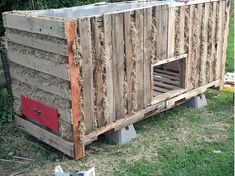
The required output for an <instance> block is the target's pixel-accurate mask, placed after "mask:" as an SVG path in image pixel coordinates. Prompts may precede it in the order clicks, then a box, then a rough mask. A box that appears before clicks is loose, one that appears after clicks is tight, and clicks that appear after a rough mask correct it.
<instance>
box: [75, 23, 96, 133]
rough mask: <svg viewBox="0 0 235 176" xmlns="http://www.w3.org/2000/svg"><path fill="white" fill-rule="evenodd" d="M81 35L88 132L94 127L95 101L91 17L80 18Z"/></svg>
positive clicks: (84, 104)
mask: <svg viewBox="0 0 235 176" xmlns="http://www.w3.org/2000/svg"><path fill="white" fill-rule="evenodd" d="M78 22H79V28H78V30H79V36H80V45H81V48H82V51H81V57H82V77H83V86H82V87H83V106H84V107H83V109H84V117H85V119H84V121H85V125H86V130H87V132H90V131H92V129H93V128H95V127H94V121H95V119H94V102H93V93H94V92H93V65H92V42H91V26H90V18H80V19H79V20H78Z"/></svg>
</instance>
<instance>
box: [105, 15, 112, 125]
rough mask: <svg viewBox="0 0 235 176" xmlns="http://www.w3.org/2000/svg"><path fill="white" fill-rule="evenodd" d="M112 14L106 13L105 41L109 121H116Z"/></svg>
mask: <svg viewBox="0 0 235 176" xmlns="http://www.w3.org/2000/svg"><path fill="white" fill-rule="evenodd" d="M111 19H112V18H111V15H110V14H108V15H104V24H103V25H104V42H105V44H104V45H105V57H106V58H107V60H108V62H107V63H106V79H107V102H108V103H107V118H108V119H107V120H108V121H107V123H111V122H113V121H114V115H113V114H114V107H113V99H114V97H113V59H112V57H113V53H112V21H111Z"/></svg>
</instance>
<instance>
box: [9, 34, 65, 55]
mask: <svg viewBox="0 0 235 176" xmlns="http://www.w3.org/2000/svg"><path fill="white" fill-rule="evenodd" d="M5 36H6V38H7V39H8V40H9V41H10V42H13V43H17V44H20V45H24V46H28V47H31V48H35V49H38V50H43V51H47V52H51V53H54V54H59V55H63V56H67V46H66V44H65V43H63V41H62V43H56V42H53V41H48V40H44V39H40V38H37V37H36V36H34V35H32V36H27V35H22V34H20V33H19V34H18V33H17V32H12V31H8V30H6V32H5Z"/></svg>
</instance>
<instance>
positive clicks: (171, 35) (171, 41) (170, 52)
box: [167, 6, 175, 58]
mask: <svg viewBox="0 0 235 176" xmlns="http://www.w3.org/2000/svg"><path fill="white" fill-rule="evenodd" d="M174 53H175V8H174V7H170V6H169V15H168V41H167V57H168V58H169V57H173V56H174Z"/></svg>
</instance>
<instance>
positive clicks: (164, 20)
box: [158, 5, 174, 60]
mask: <svg viewBox="0 0 235 176" xmlns="http://www.w3.org/2000/svg"><path fill="white" fill-rule="evenodd" d="M168 10H169V7H168V5H163V6H161V17H160V22H161V24H160V30H159V35H160V36H161V37H159V39H160V40H159V41H158V42H160V43H161V45H160V46H158V47H159V48H160V53H159V55H160V60H163V59H166V58H167V45H168V42H167V40H168V35H169V34H168V20H169V18H168V16H169V11H168ZM172 32H174V31H172Z"/></svg>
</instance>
